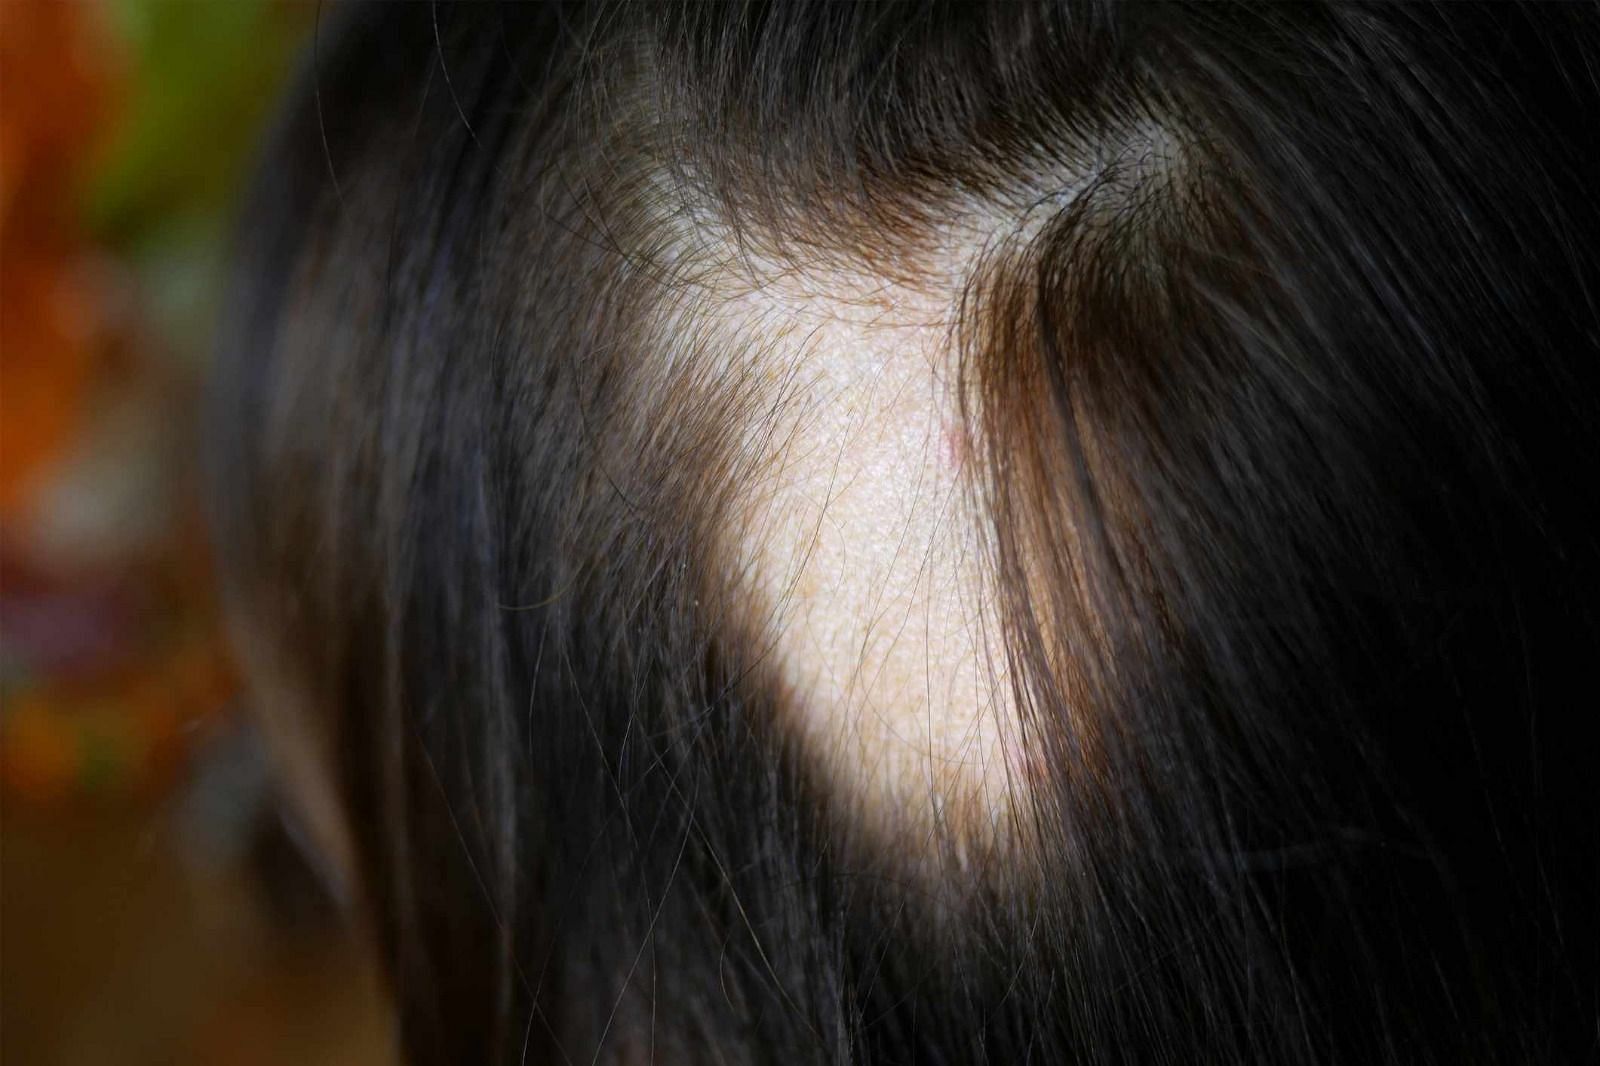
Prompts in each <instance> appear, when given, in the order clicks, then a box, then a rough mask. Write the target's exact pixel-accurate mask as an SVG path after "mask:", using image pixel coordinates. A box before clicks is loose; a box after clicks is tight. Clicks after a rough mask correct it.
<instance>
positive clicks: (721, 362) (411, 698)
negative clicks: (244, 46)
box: [210, 0, 1600, 1064]
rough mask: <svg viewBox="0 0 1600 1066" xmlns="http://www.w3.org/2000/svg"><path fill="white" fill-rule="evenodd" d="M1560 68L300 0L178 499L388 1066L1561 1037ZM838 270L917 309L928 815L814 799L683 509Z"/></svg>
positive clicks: (1596, 378) (1565, 458)
mask: <svg viewBox="0 0 1600 1066" xmlns="http://www.w3.org/2000/svg"><path fill="white" fill-rule="evenodd" d="M1597 69H1600V9H1597V8H1596V7H1594V6H1592V5H1589V4H1582V5H1578V4H1573V5H1550V6H1534V5H1527V4H1520V3H1519V4H1500V5H1494V6H1489V7H1477V6H1469V5H1433V4H1411V5H1395V6H1366V5H1361V6H1355V5H1350V6H1344V5H1324V4H1297V5H1261V6H1256V5H1250V6H1244V5H1231V4H1230V5H1224V4H1193V5H1190V4H1176V3H1173V4H1148V5H1147V4H1133V3H1129V4H1107V3H1100V2H1091V0H1079V2H1073V0H1062V2H1059V3H1054V2H1042V0H1041V2H1032V3H1021V2H1018V3H1004V4H995V5H983V6H975V5H958V4H938V3H926V4H906V5H901V4H873V5H865V4H863V5H855V4H850V5H830V4H801V3H771V4H699V3H688V4H676V3H660V4H594V5H579V6H557V5H542V4H541V5H520V4H445V3H436V4H431V3H415V4H387V3H385V4H364V5H355V4H352V5H349V6H348V7H344V8H343V9H341V10H339V11H338V12H337V13H330V14H329V15H328V16H327V17H326V18H325V19H323V20H322V22H321V24H320V25H319V27H318V30H317V34H316V40H315V41H314V43H313V47H312V48H311V50H310V53H309V56H308V59H307V65H306V68H305V71H304V73H303V76H302V77H301V79H300V83H299V87H298V89H297V90H296V91H295V92H294V93H293V95H292V96H291V99H290V101H289V103H288V106H287V110H286V111H285V113H284V116H283V118H282V120H281V122H280V124H279V126H278V128H277V130H276V132H275V134H274V135H273V137H272V139H271V142H270V145H269V148H268V150H267V154H266V158H265V160H264V163H263V166H262V168H261V172H260V177H259V179H258V180H257V182H256V184H255V186H254V188H253V190H252V192H251V193H250V195H249V198H248V202H247V205H246V208H245V211H244V216H243V225H242V228H241V231H240V237H239V242H238V256H237V261H238V272H237V279H236V284H235V286H234V296H233V299H232V301H231V303H230V308H229V312H228V315H227V318H226V322H225V326H224V330H223V333H222V341H221V345H220V364H221V365H220V367H219V372H218V375H217V388H216V402H215V404H214V407H213V415H214V417H213V454H212V455H211V457H210V460H211V462H210V465H211V468H212V470H213V482H214V485H215V490H216V491H215V494H214V495H215V498H216V508H215V511H216V537H217V542H218V545H219V550H220V553H221V556H222V559H223V564H224V565H223V569H224V573H225V575H226V580H227V585H228V590H229V596H230V600H231V603H232V607H233V613H234V617H235V619H236V622H237V628H238V632H239V633H240V635H241V651H242V653H243V655H244V657H245V659H246V661H247V662H248V663H249V664H250V666H251V672H252V674H253V676H254V677H255V679H256V680H257V682H258V684H259V687H260V690H261V691H262V692H263V693H265V694H267V696H268V697H270V698H269V699H268V700H267V702H270V703H272V704H273V705H274V706H273V707H272V708H268V710H269V712H272V713H273V714H274V715H275V716H274V717H271V718H270V721H272V722H273V723H274V728H273V731H274V733H275V735H277V736H279V737H280V738H281V740H282V743H284V745H285V746H286V748H288V749H293V750H294V751H296V752H298V755H297V756H296V757H295V760H294V761H295V763H296V765H298V766H299V767H300V770H299V771H298V772H301V773H305V774H306V776H307V777H308V778H309V779H310V780H313V781H320V782H322V783H323V786H324V787H327V788H330V789H331V790H332V794H334V795H336V797H337V803H338V806H339V808H340V810H341V812H342V813H341V817H340V819H339V820H338V824H337V826H336V827H335V828H333V829H331V830H330V831H329V832H328V833H327V834H326V836H327V838H328V839H330V840H333V841H335V843H334V845H333V846H334V847H335V848H336V849H340V848H343V849H347V850H348V852H349V857H350V864H351V866H352V868H353V871H354V889H355V894H356V898H357V900H358V901H359V904H360V906H361V909H362V912H363V913H364V914H366V915H367V916H368V917H369V919H370V921H371V923H372V927H373V929H374V932H375V934H376V937H377V940H378V942H379V944H380V945H381V949H382V953H383V956H384V959H385V961H386V964H387V967H388V971H389V974H390V977H391V980H392V987H393V991H394V996H395V1001H396V1004H397V1007H398V1010H399V1015H400V1019H401V1026H402V1033H403V1045H404V1049H405V1052H406V1054H407V1055H408V1057H409V1060H410V1061H412V1062H416V1063H424V1062H439V1063H463V1062H482V1061H510V1062H523V1061H528V1062H587V1061H596V1062H598V1061H607V1062H619V1063H627V1062H643V1061H667V1062H785V1061H797V1060H806V1061H828V1062H836V1061H860V1062H878V1061H883V1062H961V1063H964V1062H995V1063H1007V1064H1010V1063H1020V1062H1029V1061H1037V1062H1065V1063H1086V1064H1087V1063H1123V1062H1140V1063H1146V1062H1174V1063H1178V1062H1181V1063H1196V1062H1216V1063H1240V1062H1273V1063H1324V1062H1328V1063H1333V1062H1339V1063H1363V1064H1366V1063H1389V1062H1392V1063H1435V1062H1437V1063H1449V1064H1457V1063H1468V1062H1483V1063H1488V1062H1496V1063H1503V1062H1518V1063H1522V1062H1526V1063H1563V1062H1583V1061H1597V1060H1600V983H1597V971H1600V928H1597V921H1596V919H1597V916H1600V802H1597V797H1596V795H1595V786H1594V782H1595V780H1596V778H1595V774H1594V772H1593V769H1592V767H1593V764H1594V762H1595V760H1596V757H1597V756H1600V750H1597V747H1596V744H1595V741H1594V733H1595V731H1594V730H1593V729H1592V727H1591V723H1590V721H1589V720H1590V719H1591V718H1593V717H1594V716H1595V714H1596V708H1597V706H1600V701H1597V700H1596V698H1595V695H1594V692H1595V688H1596V679H1595V676H1594V670H1595V668H1596V665H1597V661H1600V627H1597V621H1600V617H1597V611H1600V608H1597V604H1600V554H1597V546H1600V541H1597V536H1596V527H1595V519H1594V515H1595V513H1596V510H1597V504H1600V498H1597V497H1600V476H1597V472H1600V387H1597V386H1600V313H1597V306H1596V300H1595V294H1596V292H1597V286H1600V252H1597V249H1600V197H1597V195H1596V190H1600V152H1597V151H1596V141H1595V128H1596V124H1597V116H1600V82H1597V74H1596V71H1597ZM829 279H852V280H851V281H850V285H851V286H853V288H852V294H846V295H839V294H838V293H830V292H829V291H827V290H828V287H829V285H830V281H829ZM863 279H866V280H867V281H868V282H871V283H873V284H880V283H881V284H882V285H883V286H889V287H893V288H894V289H895V291H897V292H900V293H905V294H915V298H916V299H918V300H925V301H926V302H927V306H929V307H932V308H935V309H939V308H944V309H948V314H938V315H935V316H934V317H935V318H936V319H937V321H934V322H932V323H924V325H925V326H928V327H929V328H931V329H933V330H934V331H935V333H936V334H937V335H938V336H939V337H940V338H942V344H943V346H944V348H945V349H947V350H948V351H949V352H950V353H951V362H950V364H949V365H950V367H951V368H952V370H951V375H952V378H951V380H952V381H953V382H954V384H953V385H952V394H953V395H954V396H956V397H957V400H958V406H959V411H960V416H961V417H960V418H959V419H958V420H957V436H956V438H954V444H953V447H954V448H955V449H956V451H957V452H959V453H960V454H964V455H968V456H970V457H971V461H970V462H967V463H966V464H965V465H964V466H963V467H962V470H963V474H962V479H963V482H962V483H963V485H964V490H963V491H964V492H965V499H966V500H967V502H968V504H969V507H968V508H967V509H966V510H964V511H962V512H961V513H962V514H963V515H970V519H971V522H970V524H971V526H972V529H973V543H974V544H976V545H978V546H979V547H978V549H977V550H978V553H979V555H980V556H981V559H980V561H979V562H978V563H976V564H974V565H975V568H976V570H977V572H979V573H981V575H982V577H983V582H984V587H985V589H986V597H985V602H986V603H988V604H989V605H990V607H989V608H988V609H987V610H988V614H987V617H989V618H990V619H991V621H992V622H993V626H994V630H993V631H994V633H995V634H996V636H995V639H994V640H993V642H992V643H990V644H988V645H986V648H987V649H988V651H989V652H991V653H992V654H993V656H994V658H995V660H996V661H995V662H994V663H992V664H991V665H992V666H993V667H994V669H993V674H994V676H996V677H999V678H1002V679H1003V688H1004V690H1005V699H1004V700H1003V701H1002V702H1003V706H1004V708H1005V711H1004V714H1005V717H1006V720H1007V722H1008V725H1007V729H1009V730H1011V731H1012V732H1011V733H1010V734H1009V735H1010V737H1011V739H1010V740H1009V741H1008V743H1009V744H1010V745H1011V749H1012V750H1013V752H1020V756H1019V757H1018V758H1017V759H1016V762H1015V765H1014V766H1011V769H1010V773H1011V775H1012V776H1010V777H1008V778H1007V779H1006V780H1007V783H1006V786H1005V793H1006V802H1005V804H1004V805H1003V809H1002V810H1000V811H999V813H997V814H996V813H994V812H993V811H990V812H989V813H990V814H992V815H993V817H992V819H991V823H985V820H984V811H985V810H987V808H985V807H984V804H983V802H981V798H979V799H974V797H973V796H970V795H969V796H967V797H965V799H964V800H963V799H962V798H961V797H956V799H955V800H954V801H953V802H955V803H956V804H957V805H960V804H961V803H965V804H966V806H967V807H971V808H974V809H975V810H968V811H966V812H965V813H953V812H950V811H946V810H944V809H943V807H942V806H940V805H939V804H938V803H933V804H932V805H931V806H929V810H928V811H920V809H919V810H917V811H911V810H909V808H910V807H913V806H917V803H915V802H912V801H908V800H907V798H906V795H904V794H900V793H893V794H890V795H889V796H888V798H887V799H884V798H883V797H880V800H879V802H878V803H876V804H874V803H873V802H870V801H863V800H861V798H860V797H859V796H854V797H852V796H851V795H849V794H847V792H845V791H844V790H842V788H841V786H840V783H839V782H840V779H841V773H840V769H841V767H840V763H839V762H838V761H836V760H835V761H830V760H829V759H826V758H821V757H819V756H818V754H817V750H816V748H815V745H812V744H810V743H808V741H807V740H806V739H805V737H804V736H803V735H801V734H799V733H797V732H796V731H795V730H794V729H792V728H789V727H787V726H786V725H785V724H784V723H787V722H792V721H793V720H794V718H795V706H796V704H797V703H798V702H801V701H803V700H805V699H806V696H805V695H804V693H802V692H800V691H798V690H797V685H796V682H795V678H794V675H793V673H792V672H786V671H785V670H784V669H783V668H780V666H778V665H777V663H778V661H779V659H780V658H781V656H779V655H777V654H775V653H774V641H775V639H779V638H781V631H782V630H783V629H784V627H785V625H786V624H787V621H786V619H787V618H788V617H789V616H786V615H784V614H783V613H782V612H781V611H774V610H771V609H770V608H772V606H773V605H772V604H771V603H770V602H768V599H770V598H767V599H764V598H763V597H762V596H761V595H760V594H759V589H758V587H757V585H758V583H757V582H755V580H754V579H753V578H752V573H754V572H756V571H759V570H760V569H761V563H760V562H759V560H752V559H751V558H748V557H746V556H745V555H743V554H741V550H740V548H739V547H738V545H739V544H742V543H744V541H742V540H740V539H739V537H738V536H737V535H731V534H730V531H740V530H746V529H748V528H750V527H752V526H759V525H761V524H762V523H763V522H764V521H766V518H764V517H763V515H766V512H764V511H762V510H761V507H760V506H758V505H756V504H753V503H752V501H753V500H756V499H758V498H765V497H763V493H768V492H769V491H770V490H771V487H772V486H773V485H774V484H776V483H777V482H778V481H779V480H781V479H780V478H779V475H778V473H777V471H776V469H775V466H774V463H775V459H774V456H777V455H781V454H785V450H784V448H783V447H781V446H777V445H771V446H769V444H770V441H767V437H771V436H772V435H774V434H779V435H781V433H782V432H785V431H782V430H778V429H775V428H774V427H777V426H780V425H783V424H786V423H784V419H785V418H786V417H788V416H787V415H786V414H785V412H786V411H792V410H794V409H795V408H796V406H797V405H798V406H799V407H800V408H802V409H806V410H811V409H813V408H810V407H807V406H806V405H807V404H808V403H809V404H815V403H817V402H818V401H816V400H815V399H814V398H813V399H810V400H808V399H807V398H806V395H805V391H806V385H805V382H804V380H803V379H794V378H790V379H786V380H785V381H782V382H778V383H776V384H775V383H774V382H773V381H771V380H767V379H766V378H764V377H762V375H761V374H760V373H757V372H754V371H752V370H751V369H750V368H751V366H752V365H755V364H753V363H752V362H751V361H750V359H748V358H746V356H747V353H749V352H751V351H763V352H764V351H767V350H769V349H773V348H776V347H778V346H780V345H781V344H783V343H788V342H787V341H785V340H784V339H783V337H785V336H787V333H786V330H791V327H792V325H793V324H792V322H791V323H788V324H787V325H786V324H785V323H786V321H787V320H786V319H785V315H786V314H788V313H789V312H786V310H785V308H786V301H787V300H789V299H790V297H789V295H787V294H788V293H790V292H792V291H797V290H799V289H804V290H805V291H807V292H813V291H815V290H817V289H819V288H820V289H821V290H823V291H822V292H821V297H822V298H823V299H829V298H837V299H839V300H841V301H843V302H846V303H848V302H851V301H855V302H856V303H858V304H861V305H865V304H868V303H871V300H870V299H868V298H867V297H860V296H859V291H860V290H861V287H862V284H861V283H862V280H863ZM786 284H787V285H789V286H790V288H789V289H785V288H784V286H785V285H786ZM841 284H842V283H841ZM868 287H869V288H870V286H868ZM751 293H757V294H765V295H763V296H762V298H763V299H767V300H768V301H769V303H768V304H767V305H763V306H764V308H765V309H764V310H762V311H761V312H760V313H759V314H757V313H754V312H751V311H750V307H749V303H748V301H747V300H746V297H748V296H749V294H751ZM774 294H775V295H774ZM741 301H746V302H744V303H741ZM789 311H790V312H792V308H790V309H789ZM795 314H797V312H795ZM790 317H793V315H790ZM802 341H803V339H802ZM795 343H796V345H797V347H796V351H798V352H799V353H800V354H799V355H791V357H790V362H789V363H786V364H784V365H803V363H804V360H805V358H806V356H805V354H804V353H805V352H806V351H807V349H806V348H805V345H804V343H803V342H800V341H797V342H795ZM757 362H759V360H758V361H757ZM760 365H766V364H760ZM763 434H766V437H764V436H763ZM752 441H754V442H755V443H752ZM764 441H767V443H763V442H764ZM795 595H801V594H800V593H795ZM778 599H779V600H782V599H783V597H782V596H779V597H778ZM1008 765H1009V764H1008ZM307 767H309V771H307V769H306V768H307ZM314 787H315V786H313V788H314ZM941 795H942V793H941ZM929 796H930V798H931V797H932V791H931V790H930V793H929ZM941 802H942V801H941ZM883 807H887V808H889V813H888V814H886V815H885V814H882V813H881V810H879V811H878V813H875V814H873V815H872V816H871V817H869V816H868V813H867V812H868V811H869V809H875V808H883ZM902 808H904V809H902ZM869 823H870V825H869ZM913 830H914V831H913ZM919 834H920V835H919ZM340 841H342V843H339V842H340Z"/></svg>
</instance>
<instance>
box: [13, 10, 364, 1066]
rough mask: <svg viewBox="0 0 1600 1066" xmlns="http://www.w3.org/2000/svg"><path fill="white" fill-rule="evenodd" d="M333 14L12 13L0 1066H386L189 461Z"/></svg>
mask: <svg viewBox="0 0 1600 1066" xmlns="http://www.w3.org/2000/svg"><path fill="white" fill-rule="evenodd" d="M318 16H319V13H318V10H317V8H316V6H314V5H313V4H312V3H309V2H304V3H283V2H273V0H75V2H74V0H0V1060H3V1061H4V1062H5V1063H8V1064H10V1063H15V1064H19V1066H20V1064H23V1063H29V1064H55V1063H59V1064H73V1066H76V1064H80V1063H82V1064H87V1063H96V1064H143V1063H152V1064H153V1063H190V1062H195V1063H201V1062H203V1063H256V1062H260V1063H278V1062H286V1061H293V1062H296V1063H319V1062H328V1063H333V1062H339V1063H384V1062H389V1061H392V1053H391V1051H390V1048H391V1043H390V1029H391V1026H390V1022H389V1019H388V1018H387V1016H386V1014H385V1010H384V1007H383V1004H382V997H381V995H380V993H379V990H378V984H377V981H376V979H375V976H374V974H373V972H372V968H371V965H370V962H369V960H368V958H367V957H366V955H365V954H364V953H363V952H362V951H361V950H360V947H359V945H358V943H357V941H356V939H355V938H354V937H353V936H352V934H351V933H350V932H349V930H348V929H347V928H346V926H345V923H344V921H343V919H342V915H341V911H340V909H339V908H338V906H337V905H336V904H334V903H333V902H331V901H330V900H329V899H328V898H327V895H326V893H325V892H324V890H323V888H322V881H321V880H320V879H319V878H318V877H317V875H316V873H315V872H314V868H315V863H314V861H313V860H312V859H311V858H310V857H309V856H308V855H307V853H306V852H305V850H304V849H303V848H302V847H301V845H300V842H299V836H298V834H297V833H296V832H295V831H294V828H293V827H292V825H290V824H288V823H286V822H285V820H284V818H283V816H282V814H281V811H280V809H279V807H278V806H277V804H276V802H275V799H274V797H273V794H272V791H271V789H270V787H269V785H268V781H267V773H266V770H265V767H264V765H263V761H262V757H261V752H260V750H259V746H258V744H257V742H256V740H255V737H254V735H253V733H252V732H251V730H250V727H249V724H248V721H247V718H246V716H245V715H244V714H243V713H242V712H241V711H240V708H239V702H240V698H239V694H238V692H237V686H236V682H235V678H234V674H233V671H232V669H231V666H230V663H229V658H228V654H227V650H226V647H225V644H224V642H223V640H222V637H221V633H220V629H219V626H218V622H217V615H216V607H215V602H214V589H213V582H212V579H211V575H210V570H209V565H208V552H207V546H206V541H205V530H204V526H203V523H202V521H201V520H200V506H199V501H198V496H197V493H198V486H197V484H196V481H197V478H196V472H195V466H196V458H197V456H198V454H199V448H200V442H199V441H198V439H197V431H196V427H197V425H198V411H197V407H198V398H199V394H200V391H201V387H202V383H203V379H204V374H205V366H206V360H207V354H208V352H207V348H208V343H209V342H208V334H209V332H210V328H211V323H212V320H213V318H214V316H215V314H216V310H217V305H218V301H219V297H220V288H221V279H222V275H223V270H224V263H225V259H226V248H227V231H228V222H229V213H230V208H231V205H232V202H233V199H234V196H235V195H236V193H237V191H238V188H239V185H240V182H241V181H242V180H243V179H244V177H245V176H246V174H247V172H248V169H249V163H250V160H251V158H252V155H253V150H254V146H255V143H256V141H257V139H258V138H259V137H260V135H261V131H262V128H263V125H264V123H265V122H266V120H267V119H268V117H269V116H270V113H271V110H272V106H273V103H274V100H275V98H276V96H277V93H278V92H279V91H280V89H281V87H282V82H283V80H284V78H285V77H286V76H287V74H288V72H289V71H290V69H291V68H292V67H293V65H294V63H295V60H296V56H297V54H298V49H299V47H300V45H301V44H302V43H303V41H304V40H305V39H306V37H307V35H308V34H309V33H310V32H311V31H312V27H313V25H314V24H315V22H316V20H317V18H318Z"/></svg>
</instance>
